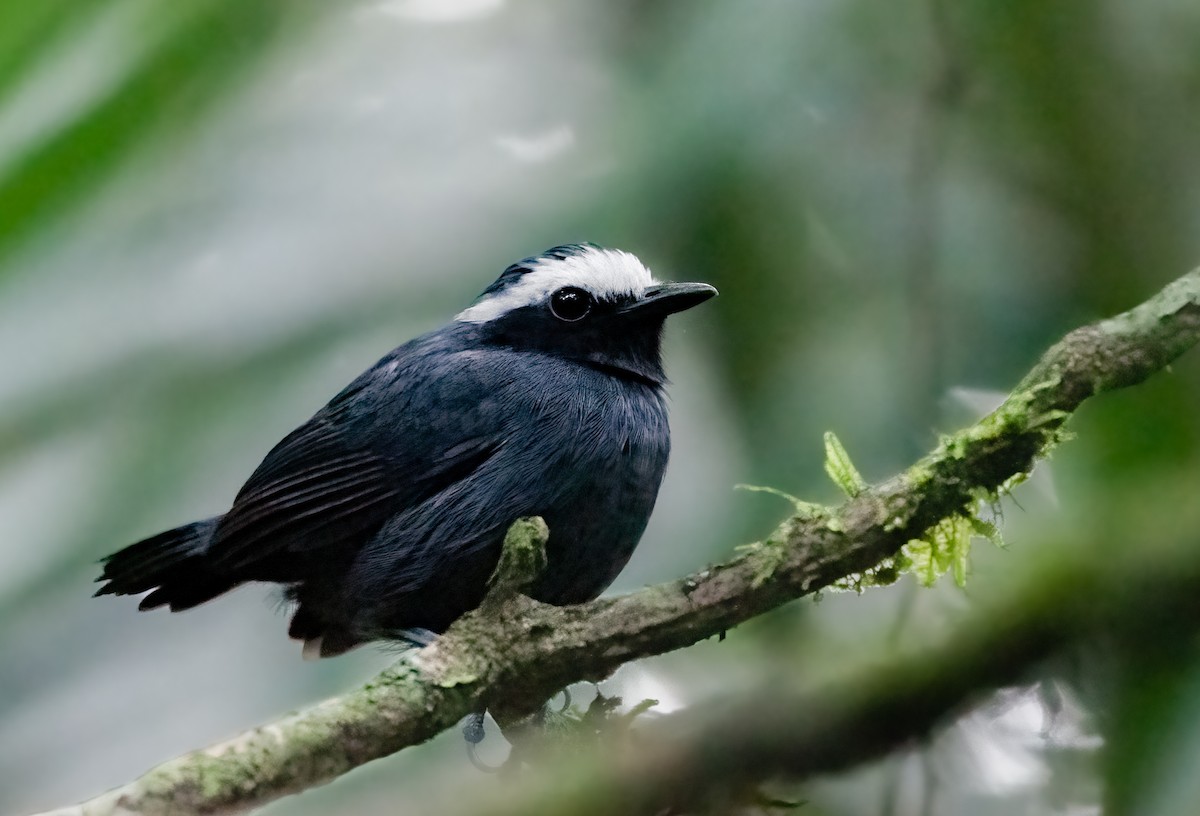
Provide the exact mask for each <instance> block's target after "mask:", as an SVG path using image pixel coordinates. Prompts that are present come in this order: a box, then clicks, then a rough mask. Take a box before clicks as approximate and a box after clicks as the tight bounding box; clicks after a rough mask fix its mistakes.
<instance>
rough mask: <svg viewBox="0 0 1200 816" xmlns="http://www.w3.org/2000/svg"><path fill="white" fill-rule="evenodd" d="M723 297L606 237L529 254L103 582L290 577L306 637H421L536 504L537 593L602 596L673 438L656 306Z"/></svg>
mask: <svg viewBox="0 0 1200 816" xmlns="http://www.w3.org/2000/svg"><path fill="white" fill-rule="evenodd" d="M715 294H716V290H715V289H714V288H712V287H711V286H708V285H706V284H702V283H659V282H657V281H655V280H654V278H653V277H652V276H651V274H650V272H649V271H648V270H647V269H646V267H645V266H643V265H642V263H641V262H640V261H639V260H638V259H637V258H636V257H634V256H633V255H631V254H629V253H627V252H621V251H619V250H612V249H603V248H600V247H597V246H595V245H592V244H573V245H569V246H560V247H555V248H553V249H550V250H548V251H546V252H545V253H543V254H541V255H538V256H536V257H532V258H527V259H525V260H523V261H520V262H518V263H516V264H513V265H512V266H510V267H508V269H506V270H504V272H503V274H501V275H500V277H499V278H498V279H497V280H496V282H495V283H493V284H492V285H491V286H489V287H488V288H487V289H486V290H485V291H484V292H483V294H482V295H481V296H480V297H479V298H478V300H476V302H475V303H474V304H473V305H472V306H471V307H470V308H468V309H466V310H465V311H463V312H462V313H460V314H459V315H458V316H457V318H456V319H455V320H454V321H453V322H451V323H450V324H448V325H446V326H444V327H442V328H440V329H437V330H435V331H432V332H430V333H428V334H426V335H423V336H421V337H418V338H416V339H415V340H412V341H411V342H408V343H406V344H404V345H402V346H400V347H399V348H397V349H395V350H394V351H392V352H391V353H390V354H388V355H387V356H385V357H384V358H383V359H382V360H380V361H379V362H378V363H376V364H375V365H374V366H373V367H371V368H370V369H369V370H367V371H366V372H364V373H363V374H362V375H361V376H359V377H358V379H356V380H355V381H354V382H352V383H350V385H349V386H347V387H346V388H345V389H344V390H343V391H342V392H341V393H340V394H338V395H337V396H336V397H334V398H333V400H331V401H330V402H329V404H328V405H326V406H325V407H324V408H322V409H321V410H319V411H318V412H317V413H316V414H315V415H314V416H313V417H312V419H310V420H309V421H308V422H306V423H304V424H303V425H301V426H300V427H299V428H297V429H296V430H295V431H293V432H292V433H290V434H288V435H287V436H286V437H284V439H283V440H282V441H281V442H280V443H279V444H278V445H276V446H275V447H274V449H272V450H271V452H270V453H269V454H267V457H266V458H265V459H264V460H263V462H262V464H261V465H259V467H258V469H257V470H255V471H254V473H253V474H252V475H251V476H250V479H249V480H248V481H247V482H246V483H245V485H243V487H242V489H241V490H240V491H239V492H238V494H237V497H236V498H235V500H234V502H233V506H232V507H231V508H230V509H229V511H228V512H226V513H225V514H224V515H219V516H214V517H212V518H208V519H204V520H203V521H197V522H194V523H192V524H186V525H184V526H182V527H177V528H175V529H173V530H168V531H166V532H164V533H160V534H158V535H156V536H152V537H151V538H147V539H145V540H143V541H139V542H138V543H136V544H133V545H131V546H129V547H126V548H125V549H123V550H121V551H119V552H117V553H114V554H112V555H110V556H108V557H107V558H106V559H104V570H103V574H102V575H101V576H100V578H99V579H97V580H99V581H105V582H106V583H105V584H104V585H103V586H102V587H101V588H100V589H99V591H98V592H97V593H96V594H97V595H107V594H116V595H136V594H140V593H143V592H149V593H150V594H148V595H146V597H145V598H143V599H142V601H141V606H140V608H141V609H153V608H155V607H160V606H168V607H170V609H171V611H179V610H182V609H189V608H191V607H194V606H196V605H198V604H201V603H204V602H205V601H208V600H211V599H212V598H215V597H217V596H218V595H221V594H222V593H224V592H227V591H229V590H230V589H233V588H234V587H236V586H238V585H240V584H243V583H246V582H250V581H265V582H275V583H279V584H283V585H284V586H285V587H286V597H287V598H288V599H289V600H290V601H292V602H293V603H294V604H295V611H294V613H293V615H292V619H291V625H290V628H289V631H288V634H289V635H290V636H291V637H293V638H297V639H300V640H303V641H304V642H305V649H304V652H305V655H306V656H316V655H320V656H322V657H326V656H331V655H337V654H341V653H342V652H345V651H346V650H348V649H351V648H353V647H355V646H357V645H359V644H361V643H365V642H368V641H373V640H408V641H415V642H418V643H420V642H425V641H426V639H427V638H428V636H429V634H430V633H440V632H443V631H445V629H446V628H447V627H448V626H449V625H450V624H451V623H452V622H453V621H454V620H455V619H456V618H458V617H459V616H461V615H462V614H464V613H465V612H467V611H469V610H471V609H473V608H475V607H476V606H478V605H479V603H480V602H481V601H482V599H483V595H484V592H485V589H486V584H487V581H488V578H489V577H490V575H491V573H492V571H493V569H494V568H495V566H496V563H497V561H498V559H499V555H500V549H501V545H502V543H503V540H504V535H505V532H506V531H507V529H508V527H509V525H510V524H511V523H512V522H513V521H515V520H516V519H518V518H520V517H522V516H542V517H543V518H544V519H545V520H546V523H547V524H548V525H549V527H550V539H549V542H548V544H547V553H546V555H547V566H546V569H545V571H544V572H543V574H542V575H541V577H540V579H539V580H538V581H537V582H536V584H535V585H534V586H533V587H532V588H531V590H530V595H531V596H532V597H534V598H536V599H537V600H540V601H544V602H546V603H551V604H571V603H580V602H583V601H587V600H590V599H592V598H595V597H596V596H597V595H599V594H600V593H601V592H602V591H604V589H605V588H607V587H608V586H609V584H611V583H612V581H613V579H615V578H616V576H617V573H619V572H620V571H621V568H622V567H624V565H625V563H626V562H627V561H628V560H629V557H630V555H631V554H632V553H633V550H634V547H635V546H636V545H637V543H638V539H639V538H640V537H641V535H642V532H643V530H644V529H645V527H646V523H647V521H648V520H649V517H650V512H651V510H652V509H653V507H654V502H655V498H656V497H657V495H658V489H659V485H660V484H661V482H662V478H663V472H664V469H665V468H666V464H667V456H668V453H669V451H670V430H669V428H668V425H667V409H666V404H665V400H664V393H663V389H664V386H665V384H666V378H665V376H664V374H663V367H662V359H661V350H660V346H661V336H662V329H663V322H664V320H665V319H666V317H667V316H668V315H670V314H672V313H674V312H679V311H682V310H684V309H688V308H690V307H692V306H695V305H697V304H699V303H701V302H703V301H705V300H707V299H708V298H710V297H712V296H713V295H715Z"/></svg>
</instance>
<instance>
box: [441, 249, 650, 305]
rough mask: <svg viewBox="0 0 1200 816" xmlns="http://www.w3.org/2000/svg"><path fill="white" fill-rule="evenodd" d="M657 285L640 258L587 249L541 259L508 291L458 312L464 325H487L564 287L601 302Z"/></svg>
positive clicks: (617, 250)
mask: <svg viewBox="0 0 1200 816" xmlns="http://www.w3.org/2000/svg"><path fill="white" fill-rule="evenodd" d="M655 283H656V281H655V280H654V276H653V275H651V274H650V270H649V269H647V268H646V267H645V265H643V264H642V262H641V261H639V260H638V259H637V256H635V255H632V254H630V253H628V252H623V251H622V250H619V249H600V248H598V247H586V248H585V249H584V250H583V251H582V252H579V253H578V254H575V255H571V256H568V257H566V258H563V259H561V260H560V259H558V258H541V259H539V260H538V261H537V262H536V263H535V264H534V265H533V266H532V267H531V269H530V271H529V272H527V273H526V274H524V275H522V276H521V277H520V278H519V279H518V280H517V281H516V282H515V283H513V284H512V285H511V286H509V287H507V288H506V289H504V290H502V291H499V292H493V293H492V294H490V295H488V296H487V297H485V298H484V299H483V300H480V301H479V302H478V303H476V304H475V305H474V306H472V307H470V308H469V309H467V310H465V311H463V312H461V313H459V315H458V317H457V318H456V319H457V320H459V321H461V322H464V323H486V322H487V321H489V320H494V319H495V318H497V317H500V316H501V315H504V314H507V313H508V312H511V311H512V310H513V309H519V308H521V307H522V306H533V305H536V304H538V303H544V302H545V301H546V299H547V298H548V297H549V296H550V293H551V292H553V291H555V290H556V289H561V288H562V287H564V286H578V287H579V288H580V289H585V290H587V291H588V292H591V293H592V295H594V296H595V297H596V298H597V299H598V300H605V299H612V298H616V297H621V296H628V295H633V296H635V297H636V296H638V295H641V294H642V292H644V291H645V290H646V288H647V287H649V286H653V285H654V284H655Z"/></svg>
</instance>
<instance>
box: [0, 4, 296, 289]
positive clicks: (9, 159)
mask: <svg viewBox="0 0 1200 816" xmlns="http://www.w3.org/2000/svg"><path fill="white" fill-rule="evenodd" d="M304 8H305V6H304V5H303V4H292V3H262V2H244V1H242V0H188V2H180V3H159V2H154V1H153V0H109V2H105V3H94V4H87V5H84V4H79V3H51V4H40V3H33V4H12V5H10V6H9V7H8V11H7V13H5V14H4V15H3V17H0V22H4V21H5V18H7V21H8V22H9V24H10V25H13V26H14V27H15V28H16V30H18V31H20V32H22V35H23V36H22V39H20V40H14V41H13V45H14V47H13V48H12V49H11V50H8V51H0V54H2V55H3V56H0V91H7V93H5V95H4V97H3V98H2V99H0V106H2V109H3V110H4V113H5V116H6V119H4V120H0V122H3V124H4V125H5V126H6V127H7V129H8V132H9V133H10V134H11V133H12V131H13V130H14V129H18V128H22V129H24V130H25V131H26V132H25V133H24V134H21V133H18V134H17V136H16V137H12V136H10V141H15V142H16V143H15V144H9V145H4V140H3V135H4V131H3V129H0V146H6V147H7V152H4V153H0V202H3V215H2V219H3V220H2V223H3V230H2V231H0V264H2V262H3V261H4V260H5V259H6V258H8V257H9V256H10V255H11V253H12V252H13V251H14V249H15V248H16V247H17V245H18V244H19V243H20V242H22V241H24V240H27V239H28V238H29V237H30V236H31V235H32V234H33V233H35V232H38V231H43V230H46V229H48V228H50V227H51V226H52V225H53V224H54V223H55V222H56V221H57V220H58V219H60V218H62V217H63V216H64V215H66V214H68V213H69V212H71V211H73V210H74V209H76V208H77V207H79V206H80V205H81V204H82V203H83V202H84V201H85V200H86V197H87V196H88V195H89V194H90V193H92V192H94V191H95V190H97V189H98V188H99V186H100V184H101V183H102V182H104V181H105V180H107V179H109V178H111V177H112V175H113V174H114V172H115V171H116V170H117V169H119V168H120V167H122V166H123V165H125V164H127V163H128V162H130V161H132V160H133V159H134V158H135V157H136V158H138V159H145V158H146V154H147V149H148V148H150V147H153V146H154V145H155V144H156V142H157V143H158V144H159V145H160V146H161V144H162V142H161V140H162V139H163V138H164V137H167V136H179V135H182V134H186V133H187V132H188V128H189V127H190V126H191V125H192V124H193V123H195V122H196V121H198V120H199V119H200V118H201V117H202V116H203V115H204V114H205V112H206V111H207V109H208V107H209V106H210V105H212V104H214V103H216V102H219V101H222V100H225V99H228V96H229V92H230V90H231V89H232V87H233V84H232V83H233V80H234V79H235V78H237V77H240V76H241V75H242V74H243V73H244V72H245V70H246V69H247V68H248V67H249V66H251V65H252V64H254V63H255V62H256V61H258V60H259V59H261V58H262V57H263V56H264V55H265V54H266V53H267V51H268V48H269V46H270V45H271V44H272V43H273V42H274V40H275V38H276V36H277V34H278V33H279V31H280V29H281V27H282V25H283V24H284V22H285V21H287V20H289V19H292V18H294V17H296V16H297V12H298V11H299V10H302V9H304ZM27 9H32V10H31V11H27ZM10 30H12V29H10ZM34 32H39V33H40V34H41V35H45V37H46V38H45V39H43V38H42V37H41V36H31V35H33V34H34ZM25 37H29V39H25ZM3 44H5V40H0V45H3ZM70 59H84V60H91V61H92V62H93V63H94V64H92V65H88V64H86V62H85V64H84V65H82V66H74V65H71V66H69V68H70V69H72V70H73V73H71V74H69V75H61V74H60V72H61V71H64V70H67V68H64V67H63V62H64V61H66V60H70ZM5 69H7V70H5ZM64 82H67V83H71V84H69V85H65V86H63V87H60V85H62V83H64ZM64 95H65V98H64ZM16 116H19V117H20V120H18V121H13V119H14V117H16ZM37 119H41V120H42V121H33V122H32V124H31V123H30V120H37ZM21 136H24V138H19V137H21ZM2 272H3V266H2V265H0V273H2Z"/></svg>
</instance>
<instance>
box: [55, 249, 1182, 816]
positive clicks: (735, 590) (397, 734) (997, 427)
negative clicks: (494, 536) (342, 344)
mask: <svg viewBox="0 0 1200 816" xmlns="http://www.w3.org/2000/svg"><path fill="white" fill-rule="evenodd" d="M1198 340H1200V271H1195V272H1191V273H1189V274H1187V275H1185V276H1183V277H1182V278H1180V279H1179V280H1177V281H1175V282H1174V283H1172V284H1171V285H1169V286H1168V287H1167V288H1166V289H1164V290H1163V291H1162V292H1160V293H1159V294H1157V295H1155V296H1154V297H1153V298H1151V299H1150V300H1148V301H1147V302H1145V303H1144V304H1142V305H1141V306H1138V307H1137V308H1135V309H1132V310H1130V311H1129V312H1125V313H1124V314H1122V315H1119V316H1118V317H1115V318H1112V319H1110V320H1105V321H1102V322H1100V323H1096V324H1093V325H1090V326H1086V327H1084V328H1081V329H1078V330H1076V331H1074V332H1072V333H1070V334H1068V335H1067V336H1066V337H1065V338H1063V340H1061V341H1060V342H1059V343H1057V344H1056V345H1055V346H1054V347H1052V348H1051V349H1050V350H1049V351H1047V352H1046V354H1044V355H1043V356H1042V358H1041V360H1039V361H1038V363H1037V365H1036V366H1035V367H1034V368H1033V370H1032V371H1031V372H1030V373H1029V374H1028V375H1027V376H1026V377H1025V379H1024V380H1022V382H1021V383H1020V385H1019V386H1018V387H1017V389H1016V390H1015V391H1014V392H1013V393H1012V394H1011V395H1010V396H1009V398H1008V399H1007V400H1006V401H1005V402H1004V404H1003V405H1001V406H1000V408H998V409H997V410H996V411H995V412H993V413H992V414H990V415H989V416H987V417H985V418H984V419H983V420H981V421H980V422H978V423H977V424H975V425H973V426H971V427H969V428H966V429H964V430H962V431H960V432H958V433H956V434H954V435H953V436H949V437H946V438H945V439H944V440H943V441H942V443H941V444H940V445H939V446H938V448H937V449H936V450H934V451H933V452H932V453H930V454H929V455H927V456H926V457H924V458H923V459H921V460H920V461H918V462H917V463H916V464H915V465H913V466H912V467H910V468H909V469H908V470H907V471H905V472H904V473H902V474H900V475H899V476H896V477H894V478H892V479H890V480H888V481H886V482H883V483H882V484H879V485H876V486H873V487H869V488H867V489H865V490H863V491H862V492H860V493H858V494H857V495H856V496H855V497H854V498H853V499H851V500H849V501H847V502H846V503H845V504H843V505H841V506H839V507H836V508H833V509H830V510H828V511H827V512H823V513H805V514H799V515H797V516H794V517H792V518H790V519H788V520H787V521H785V522H784V523H783V524H782V525H781V526H780V527H779V529H778V530H776V531H775V532H774V533H773V534H772V535H771V536H770V537H768V539H767V540H766V541H765V542H763V543H762V544H760V545H758V546H756V547H753V548H750V549H748V550H747V551H746V552H744V553H743V554H742V555H741V556H740V557H738V558H735V559H733V560H731V561H729V562H727V563H724V564H720V565H717V566H714V567H710V568H708V569H706V570H703V571H702V572H699V573H696V574H693V575H690V576H688V577H686V578H682V579H679V580H676V581H672V582H669V583H666V584H661V585H659V586H654V587H649V588H647V589H644V590H641V591H639V592H635V593H632V594H629V595H625V596H621V597H617V598H606V599H601V600H598V601H593V602H591V603H587V604H581V605H579V606H572V607H562V608H558V607H549V606H544V605H541V604H536V603H534V602H533V601H530V600H529V599H527V598H525V597H523V596H519V595H517V596H512V595H509V596H508V597H507V598H501V599H499V600H495V602H491V603H487V604H485V606H484V608H482V609H481V610H479V611H477V612H474V613H471V614H469V615H467V616H465V617H464V618H462V619H461V620H460V621H459V622H458V623H456V624H455V625H454V626H453V627H451V629H450V630H449V631H448V632H447V633H446V634H445V635H444V636H443V637H442V638H441V639H439V640H438V642H436V643H435V644H434V645H432V646H429V647H427V648H425V649H422V650H420V651H417V652H412V653H410V654H409V655H407V656H405V657H404V658H402V659H401V660H399V661H398V662H397V663H396V665H395V666H393V667H392V668H391V669H389V670H387V671H385V672H383V673H382V674H381V675H379V676H378V677H376V678H375V679H374V680H372V681H371V682H370V683H368V684H367V685H366V686H364V687H363V688H361V689H359V690H357V691H354V692H351V693H349V694H347V695H344V696H342V697H339V698H336V699H333V700H330V701H327V702H325V703H322V704H320V705H318V706H315V707H313V708H311V709H309V710H306V711H303V712H301V713H299V714H294V715H292V716H290V717H287V718H285V719H283V720H280V721H278V722H275V723H272V724H270V725H266V726H262V727H260V728H257V729H255V730H252V731H249V732H247V733H246V734H244V735H242V736H241V737H238V738H236V739H234V740H231V741H229V742H227V743H223V744H221V745H217V746H214V747H212V748H209V749H207V750H204V751H198V752H195V753H192V754H188V755H186V756H183V757H180V758H179V759H176V760H173V761H171V762H168V763H166V764H164V765H162V766H159V767H158V768H155V769H154V770H151V771H150V772H148V773H147V774H146V775H145V776H143V777H141V778H140V779H137V780H135V781H133V782H131V783H129V784H128V785H125V786H123V787H122V788H119V789H117V790H115V791H111V792H109V793H107V794H104V795H103V796H101V797H98V798H97V799H95V800H91V801H89V802H86V803H84V804H82V805H77V806H75V807H72V808H68V809H65V810H61V811H57V813H60V814H88V816H92V815H93V814H95V815H96V816H98V815H99V814H113V813H122V814H132V813H144V814H173V815H178V814H192V813H206V814H212V813H230V812H235V811H244V810H246V809H249V808H252V807H255V806H258V805H262V804H265V803H267V802H270V801H272V800H274V799H277V798H279V797H281V796H285V795H287V794H290V793H295V792H298V791H300V790H303V789H305V788H307V787H311V786H313V785H318V784H321V783H323V782H327V781H329V780H331V779H334V778H336V777H337V776H339V775H341V774H343V773H345V772H347V771H348V770H350V769H352V768H354V767H357V766H358V765H362V764H363V763H365V762H368V761H370V760H372V759H377V758H379V757H383V756H387V755H389V754H391V753H394V752H396V751H398V750H400V749H401V748H404V747H406V746H409V745H415V744H417V743H420V742H423V741H425V740H427V739H429V738H431V737H433V736H434V735H436V734H438V733H440V732H441V731H443V730H445V729H446V728H448V727H449V726H451V725H452V724H453V723H455V722H456V721H458V720H459V719H460V718H461V717H463V716H465V715H466V714H467V713H469V712H471V711H474V710H478V709H479V708H480V707H481V706H488V707H490V708H492V709H493V710H496V711H500V712H501V713H502V714H503V715H504V716H505V717H516V716H520V715H521V714H522V713H528V712H531V711H533V710H534V709H536V708H537V707H538V706H540V705H541V704H542V702H543V701H544V700H546V699H547V698H548V697H549V696H550V695H551V694H553V693H554V692H555V691H556V690H558V689H560V688H563V687H565V686H567V685H569V684H570V683H573V682H577V681H580V680H589V679H599V678H603V677H605V676H607V675H608V674H609V673H611V672H612V671H613V670H614V669H616V668H617V667H618V666H620V665H622V664H623V663H626V662H628V661H630V660H635V659H637V658H640V657H646V656H648V655H654V654H661V653H663V652H667V651H670V650H673V649H678V648H682V647H684V646H688V645H690V644H692V643H695V642H696V641H698V640H702V639H704V638H708V637H711V636H713V635H715V634H719V633H721V632H723V631H725V630H727V629H730V628H732V627H734V626H736V625H737V624H739V623H741V622H743V621H746V620H748V619H750V618H752V617H754V616H756V615H759V614H761V613H763V612H766V611H767V610H770V609H773V608H775V607H778V606H780V605H782V604H784V603H786V602H788V601H790V600H793V599H795V598H799V597H801V596H803V595H807V594H810V593H812V592H815V591H817V590H819V589H821V588H822V587H825V586H828V585H829V584H831V583H832V582H834V581H837V580H839V579H842V578H845V577H846V576H849V575H853V574H855V573H859V572H861V571H863V570H866V569H868V568H870V567H872V566H874V565H876V564H878V563H879V562H880V561H881V560H883V559H886V558H888V557H889V556H892V555H894V554H896V553H897V552H898V551H899V550H900V548H901V547H903V546H904V544H906V543H907V542H908V541H909V540H911V539H914V538H919V537H920V536H921V535H922V534H924V533H925V532H926V531H927V530H928V529H929V528H930V527H932V526H933V525H935V524H937V523H938V522H940V521H941V520H942V519H944V518H946V517H948V516H951V515H954V514H958V513H961V512H963V511H964V510H970V509H973V508H974V506H975V504H976V502H977V501H978V499H979V497H980V496H982V495H988V494H994V493H995V491H998V490H1000V489H1001V488H1002V487H1003V486H1004V485H1005V484H1006V483H1007V482H1009V481H1010V480H1011V479H1013V478H1014V477H1018V476H1020V475H1022V474H1024V473H1027V472H1028V471H1029V469H1030V468H1031V467H1032V465H1033V462H1034V460H1035V459H1036V457H1037V456H1038V455H1039V454H1041V453H1043V452H1044V451H1045V450H1046V449H1047V448H1048V447H1050V446H1051V445H1053V444H1054V443H1055V442H1056V441H1058V440H1059V438H1060V436H1061V429H1062V426H1063V424H1064V423H1065V422H1066V420H1067V419H1068V418H1069V416H1070V413H1071V412H1072V411H1074V410H1075V408H1077V407H1078V406H1079V404H1080V403H1081V402H1082V401H1083V400H1085V399H1087V398H1088V397H1090V396H1093V395H1094V394H1097V393H1100V392H1103V391H1107V390H1111V389H1115V388H1120V387H1124V386H1128V385H1132V384H1135V383H1138V382H1141V381H1142V380H1143V379H1145V378H1146V377H1148V376H1149V375H1151V374H1153V373H1154V372H1156V371H1158V370H1160V369H1161V368H1163V367H1164V366H1166V365H1167V364H1168V363H1169V362H1170V361H1171V360H1173V359H1174V358H1175V357H1177V356H1178V355H1179V354H1181V353H1183V352H1184V351H1185V350H1187V349H1188V348H1190V347H1191V346H1193V345H1195V344H1196V343H1197V341H1198ZM518 532H519V531H518ZM532 535H533V533H531V532H530V531H529V530H528V529H525V531H524V533H521V534H519V535H514V536H512V537H511V538H510V542H508V543H506V550H508V549H509V548H510V547H517V548H524V549H528V548H529V546H530V543H529V542H530V540H531V539H530V536H532ZM522 536H523V538H522ZM534 537H536V536H534ZM522 542H523V543H522ZM534 561H536V559H531V558H529V557H525V558H513V559H511V561H509V563H512V564H515V565H520V564H525V565H529V564H531V563H533V562H534ZM514 568H515V567H514ZM499 585H500V586H501V587H509V588H511V587H512V586H513V585H514V583H513V581H511V580H502V581H501V582H500V584H499ZM814 716H816V715H814ZM831 739H833V736H831ZM854 753H855V751H853V750H850V749H849V748H848V749H846V751H845V753H844V755H845V757H846V758H847V760H849V759H852V758H853V756H854ZM865 753H866V754H873V753H876V752H874V751H872V752H865ZM864 758H866V757H865V756H864ZM664 772H665V771H664Z"/></svg>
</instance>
